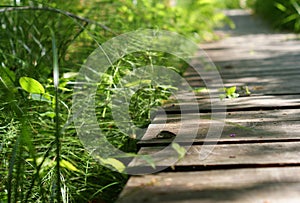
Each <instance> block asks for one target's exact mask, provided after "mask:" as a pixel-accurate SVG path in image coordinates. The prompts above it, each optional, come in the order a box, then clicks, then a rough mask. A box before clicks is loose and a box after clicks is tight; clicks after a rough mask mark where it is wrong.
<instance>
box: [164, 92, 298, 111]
mask: <svg viewBox="0 0 300 203" xmlns="http://www.w3.org/2000/svg"><path fill="white" fill-rule="evenodd" d="M211 103H213V105H214V110H215V111H223V110H224V106H225V105H226V108H227V110H228V111H237V110H260V109H270V110H271V109H287V108H299V107H300V95H276V96H274V95H263V96H254V95H253V96H250V97H239V98H235V99H224V100H222V101H221V100H220V99H219V98H218V96H217V95H212V97H211V99H208V98H207V99H205V98H203V96H198V103H195V102H194V101H189V98H188V97H187V98H186V99H185V100H183V99H182V101H180V105H179V104H177V103H171V102H170V103H168V104H166V105H165V106H164V109H165V111H166V112H167V113H180V112H181V111H180V109H185V112H188V111H190V112H194V113H196V112H197V109H200V113H201V112H202V113H204V112H209V111H211ZM198 112H199V111H198ZM181 113H184V112H181Z"/></svg>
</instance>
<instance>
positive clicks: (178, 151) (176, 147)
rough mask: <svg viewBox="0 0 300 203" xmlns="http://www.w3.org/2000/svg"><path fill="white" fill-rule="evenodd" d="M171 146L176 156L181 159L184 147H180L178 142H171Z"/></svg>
mask: <svg viewBox="0 0 300 203" xmlns="http://www.w3.org/2000/svg"><path fill="white" fill-rule="evenodd" d="M172 148H173V149H174V150H175V151H176V152H177V153H178V158H179V159H182V158H183V157H184V156H185V154H186V149H185V148H184V147H181V146H180V145H179V144H178V143H176V142H172Z"/></svg>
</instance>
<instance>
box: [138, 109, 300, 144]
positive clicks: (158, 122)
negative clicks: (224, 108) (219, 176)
mask: <svg viewBox="0 0 300 203" xmlns="http://www.w3.org/2000/svg"><path fill="white" fill-rule="evenodd" d="M216 116H217V117H219V116H220V115H218V114H216ZM189 118H190V119H189ZM183 119H184V122H186V123H188V124H189V128H185V125H184V124H182V120H183ZM220 124H222V125H224V129H223V131H222V134H221V136H219V137H218V139H216V138H215V137H212V138H210V137H209V136H208V130H209V129H210V128H214V127H215V126H216V127H218V126H220ZM163 130H166V131H170V132H173V133H175V134H178V135H179V136H181V137H182V138H181V142H182V143H184V142H185V137H186V141H188V142H190V141H191V138H190V135H191V134H195V132H196V133H197V137H195V139H194V142H195V143H203V142H204V141H218V142H220V143H224V142H226V143H230V142H232V143H238V142H253V141H257V142H267V141H278V140H287V139H290V140H297V139H300V109H286V110H273V111H258V112H255V111H247V112H239V111H238V112H229V113H226V118H224V120H222V121H220V120H211V114H184V115H180V114H174V115H168V117H165V115H157V116H156V118H155V119H154V120H153V121H152V124H150V125H149V127H148V129H147V131H146V133H145V135H144V136H143V137H142V139H141V140H140V141H139V142H138V144H139V145H140V146H147V145H151V146H153V145H154V144H158V145H159V144H168V143H170V142H171V141H172V139H158V138H157V137H156V136H157V135H158V133H159V132H160V131H163Z"/></svg>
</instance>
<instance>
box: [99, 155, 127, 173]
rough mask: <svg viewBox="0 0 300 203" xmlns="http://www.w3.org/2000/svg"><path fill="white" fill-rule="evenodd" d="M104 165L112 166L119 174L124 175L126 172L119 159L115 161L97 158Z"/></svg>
mask: <svg viewBox="0 0 300 203" xmlns="http://www.w3.org/2000/svg"><path fill="white" fill-rule="evenodd" d="M97 158H98V159H99V160H100V161H101V163H102V164H104V165H111V166H112V167H114V168H115V169H116V170H117V171H118V172H120V173H122V172H123V171H124V170H125V168H126V167H125V165H124V164H123V163H122V162H121V161H119V160H117V159H114V158H101V157H99V156H98V157H97Z"/></svg>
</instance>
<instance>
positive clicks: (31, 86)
mask: <svg viewBox="0 0 300 203" xmlns="http://www.w3.org/2000/svg"><path fill="white" fill-rule="evenodd" d="M19 83H20V85H21V87H22V88H23V89H24V90H25V91H26V92H29V93H32V94H44V93H45V89H44V87H43V85H42V84H41V83H39V82H38V81H37V80H35V79H33V78H29V77H21V78H20V79H19Z"/></svg>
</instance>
